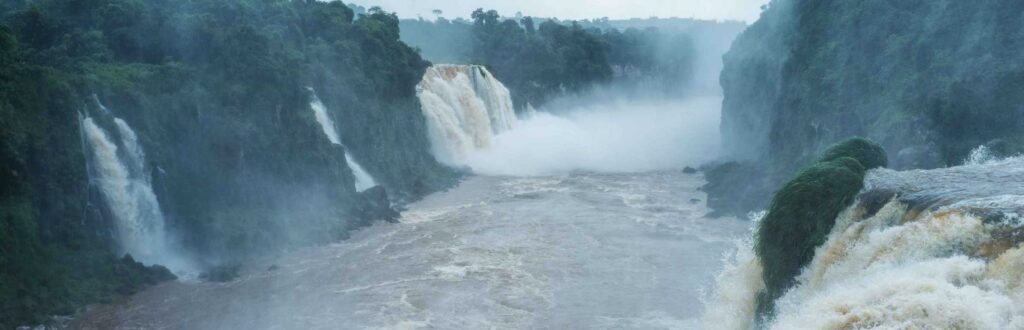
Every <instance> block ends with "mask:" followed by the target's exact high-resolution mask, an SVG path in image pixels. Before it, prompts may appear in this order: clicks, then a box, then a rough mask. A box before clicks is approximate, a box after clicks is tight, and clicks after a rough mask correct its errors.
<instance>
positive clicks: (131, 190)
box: [81, 106, 192, 272]
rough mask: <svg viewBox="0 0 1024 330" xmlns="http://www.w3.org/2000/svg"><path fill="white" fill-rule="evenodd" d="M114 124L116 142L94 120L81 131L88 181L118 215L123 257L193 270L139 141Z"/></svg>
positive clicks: (116, 225) (122, 123) (127, 128)
mask: <svg viewBox="0 0 1024 330" xmlns="http://www.w3.org/2000/svg"><path fill="white" fill-rule="evenodd" d="M101 109H104V110H105V109H106V108H103V107H102V106H101ZM105 111H106V110H105ZM113 123H114V126H116V129H117V136H118V137H119V139H118V140H116V141H115V140H114V139H112V138H111V134H109V133H108V132H107V131H106V130H104V129H103V128H102V127H100V125H99V124H98V123H97V122H96V120H95V119H93V118H92V117H84V118H82V120H81V129H82V131H83V136H84V137H85V141H86V144H87V145H88V162H89V166H88V169H89V182H90V185H93V186H95V187H96V188H98V190H99V191H100V192H101V194H102V195H103V199H104V201H105V202H106V205H107V208H108V209H109V212H110V213H111V215H112V216H113V220H114V229H115V236H116V239H117V241H118V243H119V245H120V251H119V252H121V253H128V254H131V255H132V257H134V258H135V259H136V260H139V261H141V262H144V263H147V264H160V265H164V266H166V267H168V268H170V269H172V270H174V271H178V272H182V271H189V270H191V269H192V266H191V264H190V263H189V262H188V261H187V260H186V259H185V258H183V257H182V256H181V255H180V254H179V253H178V252H177V251H176V250H175V249H174V248H173V244H172V243H171V240H170V237H169V236H168V234H167V232H166V228H165V221H164V216H163V213H162V211H161V210H160V203H159V202H158V201H157V198H156V194H155V193H153V186H152V184H151V178H150V174H149V171H147V169H146V155H145V153H144V151H143V149H142V146H141V145H140V144H139V139H138V136H137V135H136V134H135V131H134V130H132V128H131V127H130V126H129V125H128V123H127V122H125V121H124V120H122V119H121V118H117V117H114V118H113Z"/></svg>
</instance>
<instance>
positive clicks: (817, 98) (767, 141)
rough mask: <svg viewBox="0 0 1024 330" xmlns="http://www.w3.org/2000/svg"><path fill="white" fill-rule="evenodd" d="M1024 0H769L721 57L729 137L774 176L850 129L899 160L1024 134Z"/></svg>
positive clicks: (743, 155) (911, 162) (937, 158)
mask: <svg viewBox="0 0 1024 330" xmlns="http://www.w3.org/2000/svg"><path fill="white" fill-rule="evenodd" d="M1022 11H1024V2H1020V1H1013V0H981V1H972V2H963V1H955V0H938V1H900V2H894V1H885V0H868V1H840V0H824V1H819V0H813V1H812V0H774V1H772V2H771V3H770V4H769V5H768V6H767V8H766V10H765V11H764V12H763V13H762V16H761V18H760V20H758V21H757V22H756V23H754V24H752V25H751V26H750V27H749V28H748V29H747V30H746V31H745V32H743V34H741V35H740V36H739V37H738V38H737V39H736V41H735V42H734V43H733V47H732V48H731V50H730V51H729V53H728V54H726V55H725V56H724V61H725V67H724V69H723V71H722V75H721V83H722V87H723V91H724V97H725V98H724V101H723V109H722V126H721V130H722V140H723V144H724V147H725V148H726V149H727V152H728V153H730V156H731V158H732V159H735V160H750V161H753V162H756V163H758V164H759V165H758V166H757V167H763V168H766V169H767V171H768V172H769V175H770V176H771V177H772V178H771V179H770V180H768V181H769V182H773V183H775V184H778V183H781V182H784V181H785V180H786V179H788V178H790V177H791V176H792V175H793V174H794V173H795V172H796V171H797V170H798V169H799V168H802V167H803V166H805V165H807V164H810V163H812V162H813V161H814V160H815V159H814V158H815V155H817V154H818V153H819V152H820V151H821V150H822V149H824V148H825V147H826V146H828V145H829V144H831V143H834V142H836V141H839V140H842V139H844V138H847V137H849V136H865V137H867V138H870V139H872V140H874V141H877V142H878V143H879V144H880V145H881V146H883V147H885V149H886V150H888V151H889V152H890V153H889V155H888V156H889V157H888V158H889V159H892V160H893V165H894V167H896V168H900V169H909V168H934V167H943V166H947V165H956V164H959V163H961V162H962V160H963V159H964V158H965V157H966V156H967V155H968V154H969V152H970V151H971V150H972V149H974V148H975V147H977V146H979V145H982V144H985V143H987V142H988V141H991V140H993V139H1002V140H1003V141H1007V142H1008V143H1010V144H1013V145H1021V141H1024V139H1022V138H1021V137H1022V136H1021V134H1020V133H1019V132H1021V131H1022V130H1021V129H1022V128H1024V106H1022V104H1024V94H1022V93H1020V92H1019V91H1020V90H1021V89H1022V88H1024V57H1021V56H1019V54H1020V52H1021V51H1024V42H1021V41H1020V40H1024V30H1022V29H1020V28H1019V27H1020V26H1022V25H1024V16H1022V15H1019V13H1020V12H1022ZM1011 13H1012V14H1011ZM766 189H769V190H770V189H771V188H766Z"/></svg>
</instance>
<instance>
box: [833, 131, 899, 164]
mask: <svg viewBox="0 0 1024 330" xmlns="http://www.w3.org/2000/svg"><path fill="white" fill-rule="evenodd" d="M841 157H850V158H853V159H855V160H857V161H858V162H860V164H861V165H863V166H864V167H866V168H867V169H873V168H878V167H886V166H889V158H888V157H887V156H886V154H885V149H882V146H880V145H878V144H877V143H874V142H872V141H870V140H868V139H865V138H861V137H854V138H850V139H846V140H843V141H841V142H838V143H836V144H833V145H831V146H829V147H828V149H825V151H824V152H822V155H821V157H820V158H818V162H827V161H831V160H834V159H838V158H841Z"/></svg>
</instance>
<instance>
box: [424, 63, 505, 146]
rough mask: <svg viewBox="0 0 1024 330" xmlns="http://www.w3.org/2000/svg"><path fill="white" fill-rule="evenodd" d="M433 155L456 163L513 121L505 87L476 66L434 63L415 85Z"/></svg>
mask: <svg viewBox="0 0 1024 330" xmlns="http://www.w3.org/2000/svg"><path fill="white" fill-rule="evenodd" d="M416 94H417V96H418V97H419V99H420V103H421V104H422V106H423V115H424V116H425V117H426V118H427V130H428V132H429V134H430V142H431V144H432V146H433V152H434V156H435V157H437V158H438V160H440V161H441V162H444V163H447V164H450V165H462V164H463V162H464V161H465V159H466V157H467V156H468V155H469V154H470V153H472V152H473V151H475V150H480V149H486V148H488V147H490V145H491V140H492V139H493V137H494V136H495V135H496V134H498V133H501V132H504V131H507V130H509V129H511V128H512V127H513V126H514V125H515V123H516V114H515V109H514V107H513V105H512V97H511V94H510V93H509V90H508V88H506V87H505V85H502V83H501V82H500V81H498V80H497V79H495V78H494V76H493V75H491V73H490V72H489V71H487V68H484V67H483V66H479V65H451V64H441V65H435V66H432V67H430V68H429V69H427V72H426V74H424V76H423V80H422V81H421V82H420V83H419V85H417V86H416Z"/></svg>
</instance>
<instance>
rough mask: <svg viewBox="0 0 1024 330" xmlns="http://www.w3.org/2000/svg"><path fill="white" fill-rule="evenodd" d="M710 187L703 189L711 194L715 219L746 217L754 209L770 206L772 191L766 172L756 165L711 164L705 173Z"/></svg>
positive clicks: (709, 198) (711, 206) (709, 205)
mask: <svg viewBox="0 0 1024 330" xmlns="http://www.w3.org/2000/svg"><path fill="white" fill-rule="evenodd" d="M704 178H705V180H707V182H708V183H707V184H705V185H704V186H703V187H701V190H703V191H704V192H705V193H707V194H708V207H710V208H712V209H714V211H713V212H712V213H711V214H709V216H712V217H720V216H728V215H732V216H741V217H742V216H743V215H745V214H746V213H747V212H749V211H751V210H757V209H763V208H765V206H767V204H768V203H767V201H768V198H769V197H771V191H770V190H769V189H768V187H769V186H770V184H769V183H768V182H766V180H767V179H768V176H767V171H765V169H764V168H763V167H759V166H758V164H755V163H753V162H727V163H723V164H716V165H710V166H708V167H707V169H706V170H705V171H704Z"/></svg>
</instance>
